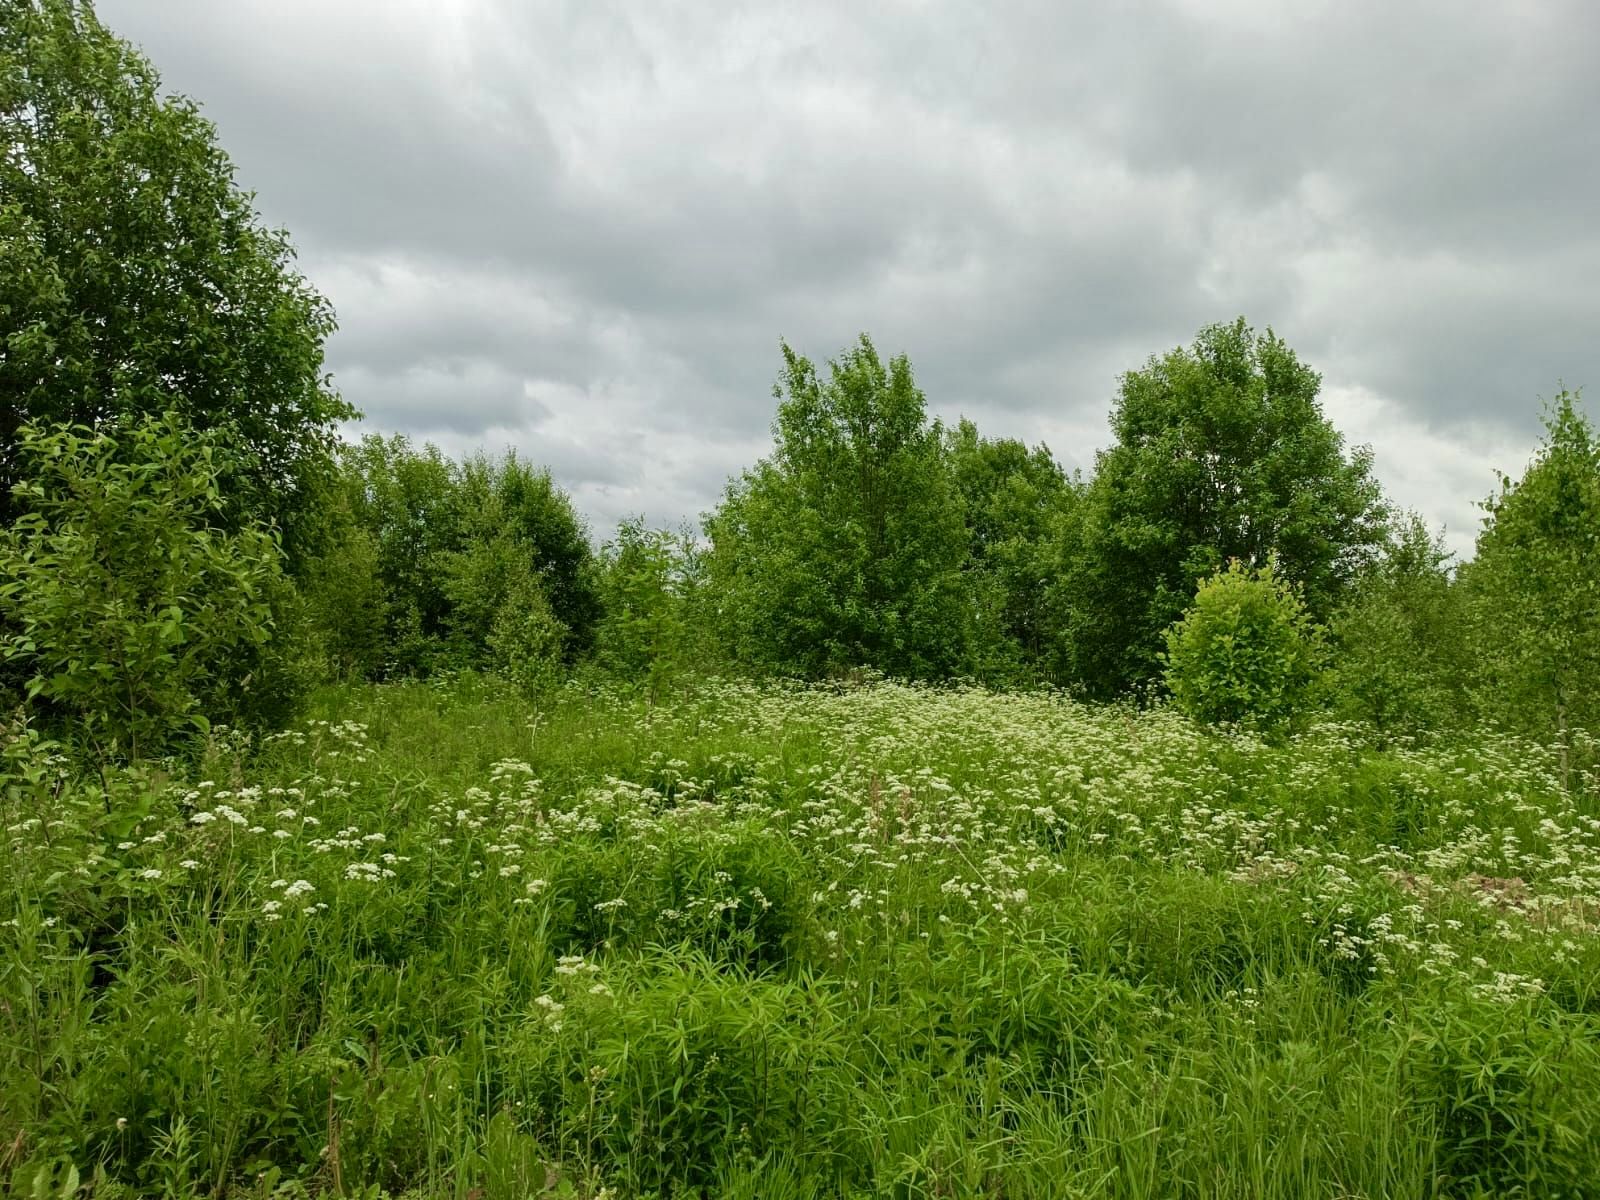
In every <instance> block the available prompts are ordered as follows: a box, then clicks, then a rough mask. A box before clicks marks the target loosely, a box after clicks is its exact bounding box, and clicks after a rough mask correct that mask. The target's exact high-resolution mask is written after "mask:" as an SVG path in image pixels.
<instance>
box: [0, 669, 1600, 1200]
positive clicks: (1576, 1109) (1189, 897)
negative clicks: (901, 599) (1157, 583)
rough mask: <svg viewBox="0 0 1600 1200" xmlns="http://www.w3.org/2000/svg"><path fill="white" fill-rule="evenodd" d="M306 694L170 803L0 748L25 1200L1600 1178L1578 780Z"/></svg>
mask: <svg viewBox="0 0 1600 1200" xmlns="http://www.w3.org/2000/svg"><path fill="white" fill-rule="evenodd" d="M319 712H320V714H321V715H320V716H319V717H318V718H316V719H313V720H311V721H309V722H307V723H305V724H302V725H300V726H299V727H297V728H296V729H295V730H294V731H292V732H290V733H287V734H284V735H280V736H277V737H273V738H269V739H268V740H267V741H266V742H265V744H263V745H262V746H261V747H260V748H259V750H258V751H256V752H254V753H249V754H247V753H243V752H242V747H243V742H242V740H241V739H239V738H237V737H235V736H234V735H231V734H229V733H226V732H222V731H214V732H213V737H212V739H211V741H210V743H209V745H208V748H207V750H206V752H205V754H204V755H203V756H202V757H201V758H200V759H199V760H197V761H196V762H195V763H194V764H192V766H190V767H188V768H186V769H184V770H183V772H182V773H181V776H180V777H177V778H172V779H163V778H161V777H157V776H152V775H150V774H148V773H143V774H140V773H112V774H110V775H108V776H107V777H106V779H104V780H103V781H102V780H100V779H85V778H81V777H73V776H71V775H70V774H69V773H67V771H66V769H65V768H64V766H63V765H62V764H61V762H60V760H59V759H58V758H56V757H55V755H54V752H53V750H52V748H51V747H50V746H49V745H48V744H45V743H42V742H41V741H39V740H38V739H37V737H36V736H35V735H32V734H30V733H27V732H25V731H23V730H20V729H12V730H11V731H10V732H9V733H8V734H7V738H6V742H5V744H4V749H3V760H0V761H3V762H4V764H5V767H4V770H5V776H4V778H5V786H4V797H5V798H4V801H3V805H4V810H3V812H0V822H3V828H4V831H5V832H4V836H5V839H6V846H5V848H4V850H5V854H6V856H7V862H8V863H9V864H10V865H11V870H10V873H9V874H8V876H7V879H6V883H5V884H4V889H3V891H0V904H3V905H4V906H5V908H6V919H5V922H4V925H3V927H0V964H3V966H0V972H3V977H0V979H3V981H0V995H3V996H4V997H5V998H6V1002H5V1004H4V1005H0V1133H3V1135H4V1139H3V1140H4V1146H5V1147H6V1149H4V1150H0V1155H4V1156H5V1172H6V1174H7V1176H9V1177H10V1178H11V1179H13V1181H14V1183H13V1187H14V1188H15V1189H16V1190H17V1191H18V1192H19V1193H20V1194H23V1195H28V1194H31V1193H30V1188H31V1187H32V1186H33V1185H32V1182H31V1181H32V1180H33V1179H34V1178H36V1177H38V1176H39V1174H40V1172H45V1173H46V1176H47V1177H49V1176H50V1173H51V1172H53V1178H54V1179H56V1180H57V1181H59V1180H61V1179H62V1178H63V1177H64V1175H65V1173H66V1170H67V1167H68V1164H71V1165H72V1166H73V1167H74V1168H76V1170H77V1172H78V1177H79V1178H80V1180H82V1181H83V1182H85V1183H89V1182H92V1181H97V1182H94V1189H93V1194H94V1195H96V1196H118V1195H127V1194H130V1192H132V1191H138V1192H140V1193H148V1194H167V1195H190V1194H216V1193H221V1192H224V1191H225V1192H227V1193H229V1194H238V1195H261V1194H278V1195H300V1194H304V1193H306V1192H310V1193H313V1194H329V1193H341V1192H342V1193H343V1194H346V1195H367V1196H371V1195H377V1194H379V1192H380V1191H381V1192H387V1193H389V1194H396V1195H398V1194H401V1193H407V1192H409V1193H410V1194H413V1195H417V1196H424V1195H426V1196H438V1195H455V1196H463V1197H465V1196H476V1195H483V1196H489V1197H501V1196H508V1197H509V1196H523V1195H529V1194H540V1189H541V1188H545V1187H548V1188H549V1189H550V1192H549V1194H553V1195H558V1196H559V1195H566V1196H589V1197H593V1196H598V1195H602V1194H605V1195H611V1196H655V1195H662V1196H668V1195H679V1196H687V1195H710V1196H749V1197H754V1196H762V1197H767V1196H773V1195H779V1196H812V1195H854V1196H995V1195H1006V1196H1040V1197H1058V1196H1073V1195H1079V1196H1194V1197H1203V1196H1214V1195H1219V1194H1225V1195H1230V1196H1295V1197H1300V1196H1328V1197H1333V1196H1352V1195H1361V1196H1427V1195H1447V1196H1474V1195H1482V1196H1491V1195H1492V1196H1505V1195H1527V1196H1556V1195H1561V1196H1588V1195H1594V1194H1596V1191H1595V1189H1596V1176H1595V1172H1594V1165H1595V1151H1594V1147H1595V1146H1596V1144H1600V1101H1597V1100H1596V1096H1597V1095H1600V1015H1597V1014H1600V989H1597V986H1596V981H1597V980H1600V937H1597V935H1596V918H1597V916H1600V821H1597V820H1596V812H1597V808H1600V805H1597V801H1600V776H1597V775H1596V774H1595V773H1593V772H1590V773H1588V774H1586V775H1583V776H1581V777H1578V778H1576V779H1574V780H1573V781H1572V783H1573V787H1572V788H1571V789H1570V790H1569V788H1567V787H1566V786H1564V785H1563V780H1562V772H1561V767H1560V764H1559V761H1558V756H1557V755H1556V753H1554V752H1552V751H1548V750H1541V749H1540V748H1539V747H1537V746H1536V745H1534V744H1532V743H1530V742H1527V741H1525V740H1522V739H1519V738H1517V737H1514V736H1511V735H1495V736H1486V735H1483V734H1478V735H1475V736H1474V738H1473V739H1472V742H1471V744H1470V745H1464V746H1461V747H1457V748H1443V747H1434V748H1405V749H1391V750H1388V751H1381V752H1380V751H1375V750H1372V749H1370V748H1369V747H1368V746H1367V745H1366V744H1364V743H1363V741H1362V740H1361V736H1360V733H1359V731H1358V729H1356V728H1355V727H1351V726H1345V725H1332V724H1324V725H1321V726H1317V727H1314V728H1312V729H1310V730H1308V731H1306V732H1305V733H1303V734H1302V735H1300V736H1299V737H1297V738H1296V739H1295V740H1294V741H1293V742H1291V743H1287V744H1270V743H1267V742H1263V741H1260V740H1257V739H1255V738H1253V737H1251V736H1250V735H1247V734H1243V733H1240V734H1231V735H1219V734H1216V733H1211V732H1207V731H1206V730H1205V729H1204V728H1203V727H1201V726H1197V725H1194V724H1192V723H1190V722H1189V721H1187V720H1186V719H1184V718H1182V717H1179V716H1177V715H1176V714H1175V713H1173V712H1172V711H1170V710H1163V711H1156V712H1149V713H1144V714H1139V713H1137V712H1135V711H1134V710H1132V709H1129V708H1124V707H1120V706H1099V707H1090V706H1084V705H1081V704H1078V703H1074V702H1073V701H1070V700H1068V699H1065V698H1064V697H1061V696H1059V695H1048V694H1039V693H1033V694H1010V695H1006V694H998V693H991V692H986V691H983V690H978V689H967V690H953V689H929V688H914V687H905V686H896V685H887V684H880V685H873V686H869V687H865V688H842V689H841V688H830V687H821V688H797V687H792V686H779V685H759V686H757V685H748V684H737V683H722V684H710V683H704V684H702V685H701V686H700V688H699V690H698V693H697V694H696V695H695V696H694V697H692V698H687V697H684V698H680V699H678V700H676V701H674V702H672V703H671V704H666V705H663V704H659V703H658V704H655V705H651V704H650V703H649V701H648V700H647V699H646V698H644V697H633V696H631V695H628V694H624V693H621V692H618V691H617V690H615V689H613V688H610V687H600V688H598V689H593V690H585V689H583V688H579V687H576V686H573V687H569V688H567V689H565V690H564V691H563V692H562V693H561V694H560V695H559V696H558V697H556V698H555V699H553V700H552V701H550V702H549V703H547V704H545V705H543V706H541V707H537V708H535V707H530V706H529V705H528V704H527V703H526V702H525V701H523V700H522V699H521V698H520V695H519V694H518V693H516V692H515V691H512V690H510V689H508V688H506V687H503V686H500V685H497V684H496V683H495V682H494V681H493V680H491V679H486V678H482V677H463V678H461V679H460V680H458V681H457V682H456V683H454V684H452V685H449V686H445V685H442V684H437V685H424V684H409V685H393V684H389V685H383V686H380V687H370V686H368V687H360V688H345V689H341V690H337V691H332V692H329V693H326V694H325V695H324V696H323V697H322V698H321V701H320V703H319ZM13 1139H15V1140H13ZM50 1194H52V1195H53V1194H57V1192H51V1193H50Z"/></svg>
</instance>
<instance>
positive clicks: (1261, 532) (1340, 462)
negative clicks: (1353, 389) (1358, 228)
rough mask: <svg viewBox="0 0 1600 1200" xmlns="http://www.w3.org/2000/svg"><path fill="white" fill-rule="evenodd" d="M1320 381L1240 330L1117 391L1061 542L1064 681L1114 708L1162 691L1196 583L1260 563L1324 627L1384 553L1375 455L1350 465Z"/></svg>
mask: <svg viewBox="0 0 1600 1200" xmlns="http://www.w3.org/2000/svg"><path fill="white" fill-rule="evenodd" d="M1320 386H1321V380H1320V377H1319V376H1318V375H1317V373H1316V372H1315V371H1313V370H1312V369H1311V368H1309V367H1307V366H1306V365H1305V364H1303V363H1301V362H1300V360H1299V359H1298V358H1297V357H1296V356H1295V353H1294V351H1293V350H1291V349H1290V348H1289V347H1288V346H1287V345H1286V344H1285V343H1284V342H1283V340H1282V339H1281V338H1279V337H1277V336H1276V335H1275V334H1273V333H1272V332H1271V331H1270V330H1269V331H1268V332H1266V333H1264V334H1259V335H1258V334H1256V333H1255V332H1254V331H1253V330H1251V329H1250V327H1249V326H1247V325H1246V324H1245V322H1244V321H1243V319H1242V318H1241V319H1240V320H1238V321H1235V322H1233V323H1232V324H1225V325H1212V326H1209V327H1207V328H1205V329H1203V330H1201V331H1200V334H1199V336H1198V337H1197V338H1196V339H1195V342H1194V345H1193V346H1192V347H1190V348H1179V349H1176V350H1173V351H1170V352H1169V353H1167V354H1165V355H1162V356H1161V357H1159V358H1152V359H1151V360H1150V361H1149V363H1148V364H1147V365H1146V366H1145V367H1144V368H1143V369H1142V370H1137V371H1129V372H1128V373H1127V374H1126V375H1124V376H1123V377H1122V385H1121V389H1120V392H1119V394H1118V396H1117V399H1116V402H1115V406H1114V408H1113V410H1112V414H1111V428H1112V432H1113V433H1114V434H1115V435H1116V442H1115V444H1114V445H1113V446H1112V447H1111V448H1110V449H1109V450H1106V451H1104V452H1102V453H1101V454H1099V455H1098V456H1097V460H1096V471H1095V476H1094V479H1093V481H1092V482H1091V483H1090V485H1089V488H1088V490H1087V493H1086V494H1085V497H1084V501H1083V504H1082V505H1081V506H1080V511H1079V512H1078V514H1077V516H1078V519H1077V520H1074V521H1072V522H1070V523H1068V524H1067V525H1066V526H1065V527H1064V528H1063V539H1062V543H1061V547H1060V564H1061V568H1060V569H1061V574H1062V578H1061V583H1060V586H1059V588H1058V589H1057V593H1056V597H1057V604H1058V605H1059V610H1060V615H1059V620H1060V623H1061V626H1062V628H1063V631H1064V634H1063V638H1062V640H1061V643H1060V645H1061V652H1062V661H1061V666H1060V671H1061V673H1062V675H1063V676H1064V677H1066V678H1068V679H1070V680H1072V681H1074V682H1076V683H1078V684H1079V685H1080V686H1082V687H1084V688H1085V689H1087V690H1088V691H1089V692H1090V693H1092V694H1094V695H1097V696H1114V695H1117V694H1119V693H1121V692H1123V691H1124V690H1126V689H1127V688H1128V687H1129V686H1131V685H1136V684H1138V683H1140V682H1142V681H1145V680H1148V679H1150V678H1152V677H1153V676H1154V675H1156V674H1157V673H1158V671H1159V669H1160V651H1161V640H1162V632H1163V630H1165V629H1166V628H1167V627H1168V626H1169V625H1170V624H1171V623H1172V622H1173V621H1174V620H1175V619H1177V617H1178V616H1179V615H1180V614H1181V613H1182V612H1183V610H1184V608H1185V607H1186V606H1187V605H1188V603H1189V599H1190V597H1191V596H1193V594H1194V589H1195V586H1196V584H1197V583H1198V582H1199V580H1201V579H1202V578H1204V577H1206V576H1207V575H1210V574H1212V573H1213V572H1215V571H1217V570H1219V569H1220V568H1221V567H1222V566H1223V564H1225V563H1227V562H1228V561H1229V560H1231V559H1234V558H1238V559H1241V560H1243V561H1245V562H1264V561H1266V559H1267V556H1268V555H1269V554H1276V555H1277V558H1278V564H1279V567H1278V570H1279V573H1280V574H1281V575H1282V576H1283V577H1284V578H1285V579H1288V580H1291V581H1293V582H1294V583H1295V584H1296V585H1298V586H1299V587H1300V588H1301V589H1302V591H1303V594H1304V597H1305V602H1306V605H1307V607H1308V608H1309V610H1310V611H1311V613H1312V615H1313V616H1314V617H1315V618H1316V619H1317V620H1319V621H1326V620H1327V619H1328V618H1329V617H1330V615H1331V614H1332V611H1333V609H1334V607H1335V606H1336V604H1337V603H1338V601H1339V600H1340V598H1341V597H1342V596H1343V595H1344V593H1345V591H1346V590H1347V587H1348V585H1349V583H1350V582H1351V580H1352V579H1354V578H1355V577H1356V575H1357V574H1358V573H1359V571H1360V569H1361V568H1362V566H1363V565H1364V564H1365V563H1367V562H1368V561H1370V560H1371V559H1372V558H1373V557H1374V556H1375V553H1376V551H1377V549H1378V547H1379V546H1380V545H1381V542H1382V538H1383V531H1384V526H1385V521H1386V509H1385V506H1384V503H1383V501H1382V497H1381V492H1380V490H1379V487H1378V484H1377V481H1376V480H1375V479H1374V478H1373V476H1372V470H1371V459H1372V456H1371V453H1370V452H1369V451H1368V450H1366V449H1364V448H1363V449H1358V450H1356V451H1355V452H1353V453H1349V454H1347V453H1346V452H1345V448H1344V442H1343V438H1342V437H1341V436H1340V434H1339V433H1338V431H1337V430H1335V429H1334V427H1333V426H1332V425H1331V424H1330V423H1329V422H1328V420H1327V419H1326V418H1325V417H1324V416H1323V413H1322V408H1321V405H1320V403H1319V402H1318V399H1317V393H1318V390H1319V388H1320Z"/></svg>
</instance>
